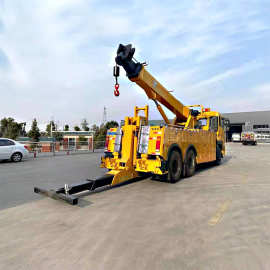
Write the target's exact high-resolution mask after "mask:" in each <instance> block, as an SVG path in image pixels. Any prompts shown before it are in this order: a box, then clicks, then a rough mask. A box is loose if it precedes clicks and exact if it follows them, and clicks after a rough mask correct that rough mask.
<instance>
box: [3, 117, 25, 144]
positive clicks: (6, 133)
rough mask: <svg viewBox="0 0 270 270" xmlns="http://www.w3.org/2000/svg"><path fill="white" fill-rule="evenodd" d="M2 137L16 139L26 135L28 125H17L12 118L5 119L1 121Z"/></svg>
mask: <svg viewBox="0 0 270 270" xmlns="http://www.w3.org/2000/svg"><path fill="white" fill-rule="evenodd" d="M0 125H1V127H0V136H2V137H6V138H10V139H16V138H17V137H18V136H19V135H22V136H24V135H25V125H26V123H17V122H15V120H14V119H13V118H11V117H9V118H3V119H2V120H1V121H0Z"/></svg>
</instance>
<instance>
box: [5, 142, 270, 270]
mask: <svg viewBox="0 0 270 270" xmlns="http://www.w3.org/2000/svg"><path fill="white" fill-rule="evenodd" d="M227 149H228V151H227V157H226V158H225V160H224V161H223V163H222V164H221V165H220V166H202V167H201V168H200V169H199V170H198V171H197V172H196V174H195V175H194V176H193V177H191V178H186V179H183V180H182V181H180V182H178V183H176V184H168V183H165V182H161V181H157V180H151V179H145V180H142V181H138V182H134V183H131V184H128V185H124V186H121V187H118V188H114V189H109V190H106V191H104V192H99V193H94V194H91V195H87V196H84V197H82V198H81V199H80V202H79V204H78V205H77V206H71V205H68V204H65V203H63V202H61V201H55V200H52V199H50V198H42V199H38V200H37V199H36V198H40V196H39V195H37V194H33V193H32V187H33V186H34V185H35V184H38V185H41V184H42V186H44V187H45V186H49V185H52V186H55V185H60V186H61V185H62V184H63V183H65V182H67V181H70V182H72V181H73V180H74V179H75V178H76V179H83V178H85V177H88V176H89V175H91V174H92V175H93V176H95V175H96V174H99V173H100V172H101V171H100V169H97V166H98V163H99V157H98V155H96V156H95V155H82V156H76V157H57V158H55V159H52V158H51V159H45V158H44V159H40V160H35V161H30V162H24V163H21V164H0V183H1V186H0V191H1V194H0V198H1V204H2V203H5V205H6V206H5V207H3V208H5V209H2V210H1V211H0V235H1V241H0V269H7V270H9V269H37V268H38V269H39V270H42V269H50V270H54V269H67V270H68V269H95V270H107V269H108V270H126V269H129V270H137V269H138V270H144V269H145V270H146V269H147V270H149V269H154V270H159V269H160V270H165V269H168V270H169V269H173V270H174V269H177V270H179V269H188V270H198V269H200V270H209V269H214V270H221V269H222V270H223V269H224V270H227V269H228V270H232V269H234V270H238V269H239V270H257V269H265V270H268V269H270V256H269V254H270V230H269V228H270V179H269V175H270V145H267V144H266V145H260V144H259V145H257V146H242V145H241V144H237V143H235V144H233V143H231V144H229V145H228V146H227ZM74 158H75V159H74ZM8 176H9V177H8ZM7 181H10V182H9V183H7ZM13 183H14V184H13ZM16 188H18V189H19V190H17V191H15V189H16ZM20 189H24V190H21V191H20ZM14 192H15V193H17V194H18V196H19V195H20V197H21V200H16V196H15V195H14ZM5 193H6V194H9V196H7V195H5ZM24 193H25V194H26V193H27V194H26V195H27V196H26V195H23V194H24ZM2 196H6V200H10V198H12V200H11V201H10V202H8V203H6V202H5V199H3V198H2ZM28 196H32V197H31V198H28V199H27V198H26V197H28ZM11 206H14V207H11ZM7 207H8V208H7Z"/></svg>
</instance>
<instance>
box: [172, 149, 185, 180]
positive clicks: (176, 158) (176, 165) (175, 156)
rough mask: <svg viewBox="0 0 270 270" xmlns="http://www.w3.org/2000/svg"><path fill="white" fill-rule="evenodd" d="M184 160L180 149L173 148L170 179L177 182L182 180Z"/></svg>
mask: <svg viewBox="0 0 270 270" xmlns="http://www.w3.org/2000/svg"><path fill="white" fill-rule="evenodd" d="M182 168H183V162H182V157H181V154H180V153H179V151H177V150H173V151H172V152H171V154H170V156H169V161H168V181H169V182H170V183H176V182H177V181H179V180H180V178H181V174H182Z"/></svg>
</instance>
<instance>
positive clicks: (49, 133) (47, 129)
mask: <svg viewBox="0 0 270 270" xmlns="http://www.w3.org/2000/svg"><path fill="white" fill-rule="evenodd" d="M55 130H56V126H55V123H54V121H50V123H49V124H48V125H47V126H46V132H47V136H51V131H55Z"/></svg>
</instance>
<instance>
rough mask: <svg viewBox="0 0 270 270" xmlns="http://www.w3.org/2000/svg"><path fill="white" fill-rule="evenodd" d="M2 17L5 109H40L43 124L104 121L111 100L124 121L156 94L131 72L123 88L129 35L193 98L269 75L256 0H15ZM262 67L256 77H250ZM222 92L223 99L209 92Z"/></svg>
mask: <svg viewBox="0 0 270 270" xmlns="http://www.w3.org/2000/svg"><path fill="white" fill-rule="evenodd" d="M142 5H143V7H144V8H143V9H142ZM243 10H245V12H243ZM0 24H1V25H3V27H0V44H1V47H0V49H1V52H3V54H4V55H5V57H6V59H7V61H8V63H7V64H3V63H1V58H0V67H1V68H0V80H1V84H0V91H1V93H2V97H1V99H0V107H1V111H0V117H4V116H13V117H15V118H17V119H22V120H24V121H29V122H31V120H32V119H33V118H34V117H37V119H38V121H39V123H40V124H41V125H43V126H44V125H45V124H46V122H48V121H49V120H50V118H51V116H52V115H53V116H54V118H55V119H56V120H59V121H60V122H61V123H63V124H64V123H70V124H71V125H74V124H78V123H79V122H80V121H81V119H82V118H87V119H88V121H89V122H90V123H94V122H100V121H101V119H102V112H103V107H104V106H106V107H107V109H108V118H109V119H117V120H120V119H123V118H124V116H125V115H132V114H133V106H135V105H136V104H138V105H140V106H142V105H144V103H148V102H149V101H148V100H147V97H146V95H144V94H143V90H141V89H139V88H138V87H137V86H135V85H134V84H133V83H131V82H129V81H128V79H127V78H126V77H125V74H124V72H123V70H122V72H121V75H122V76H121V78H120V79H119V83H120V93H121V95H120V97H119V98H115V97H114V96H113V87H114V78H113V76H112V66H113V65H114V57H115V53H116V49H117V46H118V44H119V43H124V44H127V43H132V44H133V45H134V46H135V47H136V55H135V57H136V59H138V60H141V61H144V60H147V62H148V63H149V67H148V70H150V71H151V72H152V73H153V75H156V78H157V79H158V80H159V81H160V82H161V83H162V84H163V85H164V86H166V87H168V89H172V90H174V95H175V96H177V97H179V98H180V99H181V101H182V100H183V102H184V103H192V102H193V101H194V102H195V101H196V103H197V102H198V101H199V102H200V101H202V102H209V103H211V104H221V103H220V101H219V100H220V99H222V98H223V99H226V97H227V89H224V84H225V85H230V88H232V86H231V85H232V84H233V83H236V84H237V85H235V88H237V89H239V90H238V93H239V92H241V91H244V90H245V91H246V89H251V88H254V87H255V86H256V85H263V83H265V81H267V80H268V73H267V71H266V70H264V69H263V68H264V67H266V66H267V61H268V60H269V59H267V55H268V54H269V53H267V52H269V49H268V48H267V47H266V46H265V48H264V51H262V49H261V47H260V48H259V46H260V44H261V42H264V43H265V44H267V42H269V38H268V37H267V33H268V32H267V31H268V30H269V19H268V13H267V12H266V10H264V8H263V5H262V6H259V5H257V4H256V1H250V3H249V5H247V4H246V2H245V1H234V2H230V3H228V2H227V1H195V2H192V1H180V2H179V1H171V2H170V3H169V4H168V3H167V2H166V1H165V2H162V1H160V2H158V1H147V2H146V1H144V2H143V1H141V0H138V1H131V2H129V3H128V2H127V3H125V2H123V3H121V5H119V4H116V3H113V2H112V3H109V2H108V3H107V4H104V3H102V2H99V1H90V0H89V1H88V0H57V1H56V0H49V1H42V0H37V1H34V0H29V1H20V0H14V1H9V0H5V1H3V4H2V5H1V7H0ZM257 48H258V50H256V49H257ZM254 59H258V61H257V62H255V60H254ZM268 62H269V61H268ZM259 71H261V72H260V74H257V75H256V76H255V73H256V72H259ZM252 72H254V82H253V83H252V85H247V84H246V83H245V81H240V79H239V78H241V76H243V75H245V74H248V75H251V74H252ZM220 82H222V84H220ZM208 87H209V88H210V90H209V91H205V89H206V88H208ZM213 93H214V94H215V93H219V95H220V97H217V96H216V95H213V97H211V99H209V97H208V96H209V94H213ZM250 93H251V94H250V96H249V97H247V98H245V99H244V100H245V103H243V104H242V105H239V109H240V107H241V106H242V107H245V106H246V104H253V105H254V106H255V104H254V103H252V102H250V100H252V98H254V95H255V92H254V91H251V92H250ZM265 95H266V93H265ZM149 103H150V104H152V103H151V102H149ZM264 104H266V103H265V102H264V101H262V103H261V105H260V106H261V107H265V106H266V105H264ZM230 106H231V105H227V109H226V105H224V104H223V105H222V106H221V108H222V109H223V110H230V108H231V107H230ZM154 108H155V106H154V105H153V104H152V105H151V112H152V114H153V116H154V117H156V118H158V117H159V115H158V114H157V113H156V112H155V109H154Z"/></svg>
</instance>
